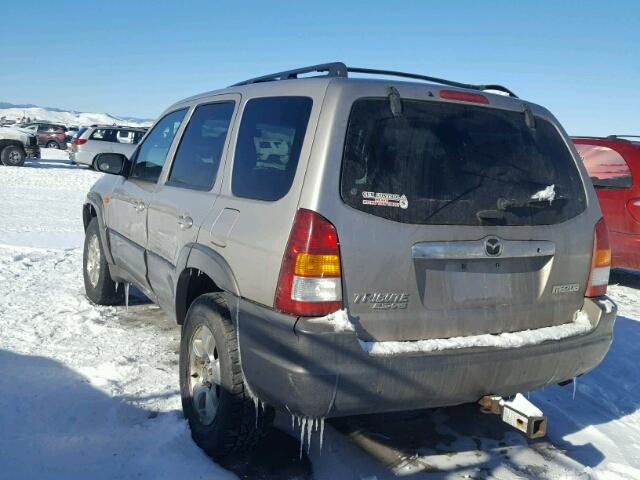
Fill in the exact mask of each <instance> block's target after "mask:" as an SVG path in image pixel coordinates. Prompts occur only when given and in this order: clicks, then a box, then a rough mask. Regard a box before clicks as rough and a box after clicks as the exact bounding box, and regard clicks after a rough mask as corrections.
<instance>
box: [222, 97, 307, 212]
mask: <svg viewBox="0 0 640 480" xmlns="http://www.w3.org/2000/svg"><path fill="white" fill-rule="evenodd" d="M311 105H312V100H311V99H310V98H308V97H271V98H256V99H253V100H249V101H248V102H247V105H246V106H245V108H244V113H243V114H242V122H241V123H240V131H239V133H238V142H237V145H236V152H235V158H234V162H233V177H232V180H231V190H232V192H233V194H234V195H236V196H238V197H246V198H254V199H258V200H268V201H273V200H278V199H280V198H282V197H284V196H285V195H286V194H287V192H288V191H289V189H290V188H291V184H292V183H293V177H294V175H295V173H296V167H297V166H298V159H299V157H300V150H301V149H302V142H303V140H304V135H305V132H306V131H307V123H308V122H309V114H310V112H311Z"/></svg>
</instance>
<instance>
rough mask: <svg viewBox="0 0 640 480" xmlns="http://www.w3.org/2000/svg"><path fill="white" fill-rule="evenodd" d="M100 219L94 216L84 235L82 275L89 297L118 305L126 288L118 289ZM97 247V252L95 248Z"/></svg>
mask: <svg viewBox="0 0 640 480" xmlns="http://www.w3.org/2000/svg"><path fill="white" fill-rule="evenodd" d="M99 229H100V227H99V225H98V219H97V218H95V217H94V218H92V219H91V221H90V222H89V226H88V227H87V231H86V232H85V237H84V252H83V255H82V275H83V277H84V290H85V292H86V293H87V297H89V300H91V301H92V302H93V303H96V304H98V305H117V304H120V303H122V301H123V299H124V288H121V289H120V291H116V284H115V282H114V281H113V280H112V279H111V274H110V273H109V265H108V264H107V260H106V258H105V256H104V247H103V246H102V241H101V240H100V231H99ZM94 249H97V252H96V251H95V250H94Z"/></svg>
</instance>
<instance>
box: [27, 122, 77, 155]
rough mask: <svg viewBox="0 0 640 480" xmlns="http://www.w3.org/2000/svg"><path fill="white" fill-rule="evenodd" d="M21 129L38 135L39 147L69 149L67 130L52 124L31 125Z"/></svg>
mask: <svg viewBox="0 0 640 480" xmlns="http://www.w3.org/2000/svg"><path fill="white" fill-rule="evenodd" d="M21 128H24V129H27V130H31V131H33V132H34V133H36V134H37V135H38V145H40V146H41V147H46V148H58V149H62V150H65V149H66V148H67V128H66V127H65V126H63V125H56V124H52V123H37V122H36V123H29V124H26V125H21Z"/></svg>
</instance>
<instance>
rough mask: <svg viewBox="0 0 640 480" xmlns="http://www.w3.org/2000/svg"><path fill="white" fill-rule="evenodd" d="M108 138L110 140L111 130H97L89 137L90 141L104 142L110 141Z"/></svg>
mask: <svg viewBox="0 0 640 480" xmlns="http://www.w3.org/2000/svg"><path fill="white" fill-rule="evenodd" d="M108 138H109V130H107V129H106V128H96V129H95V130H94V131H93V133H92V134H91V136H90V137H89V139H90V140H103V141H106V140H108Z"/></svg>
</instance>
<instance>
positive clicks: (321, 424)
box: [320, 417, 324, 455]
mask: <svg viewBox="0 0 640 480" xmlns="http://www.w3.org/2000/svg"><path fill="white" fill-rule="evenodd" d="M323 438H324V417H322V418H320V455H322V440H323Z"/></svg>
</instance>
